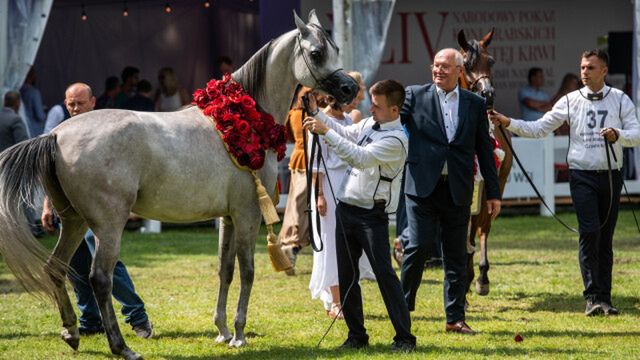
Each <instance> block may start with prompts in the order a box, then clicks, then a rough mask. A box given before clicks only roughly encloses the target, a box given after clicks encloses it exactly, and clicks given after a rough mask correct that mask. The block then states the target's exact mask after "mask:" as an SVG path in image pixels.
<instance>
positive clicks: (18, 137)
mask: <svg viewBox="0 0 640 360" xmlns="http://www.w3.org/2000/svg"><path fill="white" fill-rule="evenodd" d="M19 108H20V93H19V92H17V91H9V92H7V93H6V94H5V95H4V107H3V108H2V109H0V152H2V151H4V149H6V148H8V147H11V146H12V145H14V144H17V143H19V142H20V141H22V140H26V139H28V138H29V135H27V129H26V127H25V126H24V122H23V121H22V119H21V118H20V115H18V109H19Z"/></svg>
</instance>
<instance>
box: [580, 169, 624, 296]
mask: <svg viewBox="0 0 640 360" xmlns="http://www.w3.org/2000/svg"><path fill="white" fill-rule="evenodd" d="M569 176H570V178H569V186H570V189H571V199H572V200H573V206H574V208H575V210H576V215H577V217H578V228H579V229H578V230H579V232H580V242H579V252H578V259H579V261H580V272H581V273H582V281H583V283H584V292H583V295H584V298H585V299H586V300H592V301H604V302H607V303H611V272H612V269H613V249H612V241H613V232H614V230H615V227H616V222H617V221H618V207H619V205H620V190H621V189H622V176H621V174H620V171H617V170H615V171H612V180H613V181H612V182H613V188H612V189H610V185H609V174H608V172H607V171H585V170H571V171H570V172H569ZM612 195H613V200H612ZM610 205H611V210H609V206H610ZM607 213H609V214H608V218H607Z"/></svg>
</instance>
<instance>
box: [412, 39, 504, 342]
mask: <svg viewBox="0 0 640 360" xmlns="http://www.w3.org/2000/svg"><path fill="white" fill-rule="evenodd" d="M463 66H464V59H463V57H462V55H461V54H460V52H458V51H457V50H455V49H443V50H440V51H439V52H438V53H437V54H436V56H435V58H434V60H433V68H432V75H433V82H434V83H433V84H426V85H415V86H409V87H407V89H406V96H405V101H404V105H403V106H402V109H401V111H400V115H401V117H402V123H403V124H404V125H405V126H406V129H407V132H408V133H409V154H408V156H407V164H406V168H405V171H406V175H405V176H406V177H405V187H404V192H405V201H406V208H407V220H408V224H409V242H408V244H407V245H406V247H405V249H404V261H403V264H402V273H401V281H402V288H403V291H404V294H405V298H406V300H407V305H408V306H409V310H414V308H415V298H416V293H417V291H418V287H419V286H420V281H421V280H422V271H423V269H424V264H425V260H426V259H427V253H428V251H427V249H428V248H429V246H428V245H429V243H430V242H433V241H434V240H435V237H436V233H437V231H438V228H439V227H440V228H441V229H442V237H441V241H442V245H441V246H442V257H443V265H444V272H445V280H444V302H445V313H446V318H447V324H446V327H445V329H446V331H447V332H457V333H463V334H473V333H475V332H474V331H473V330H471V328H470V327H469V326H468V325H467V324H466V322H465V313H464V301H465V292H466V263H467V247H466V243H467V232H468V224H469V216H470V206H471V198H472V194H473V171H474V170H473V168H474V160H473V159H474V155H475V154H477V156H478V163H479V164H480V171H481V173H482V175H483V177H484V179H485V188H486V192H487V199H488V200H487V205H488V210H489V213H490V214H491V215H492V216H493V217H495V216H497V215H498V213H499V212H500V191H499V188H498V176H497V171H496V168H495V164H494V160H493V147H492V145H491V141H490V138H489V122H488V119H487V108H486V104H485V101H484V99H483V98H481V97H480V96H477V95H475V94H473V93H471V92H469V91H466V90H462V89H460V87H459V86H458V78H459V77H460V75H461V74H462V71H463Z"/></svg>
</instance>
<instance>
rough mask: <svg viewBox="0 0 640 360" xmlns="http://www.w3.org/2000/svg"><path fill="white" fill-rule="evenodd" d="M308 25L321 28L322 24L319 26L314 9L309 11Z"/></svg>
mask: <svg viewBox="0 0 640 360" xmlns="http://www.w3.org/2000/svg"><path fill="white" fill-rule="evenodd" d="M309 24H316V25H318V26H320V27H322V24H320V20H319V19H318V16H317V15H316V9H311V11H309Z"/></svg>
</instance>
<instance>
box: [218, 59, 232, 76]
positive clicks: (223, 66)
mask: <svg viewBox="0 0 640 360" xmlns="http://www.w3.org/2000/svg"><path fill="white" fill-rule="evenodd" d="M216 66H217V67H218V71H220V77H222V76H223V75H224V74H231V73H233V70H234V69H235V67H234V65H233V60H231V58H230V57H228V56H226V55H224V56H220V57H219V58H218V60H217V61H216Z"/></svg>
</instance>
